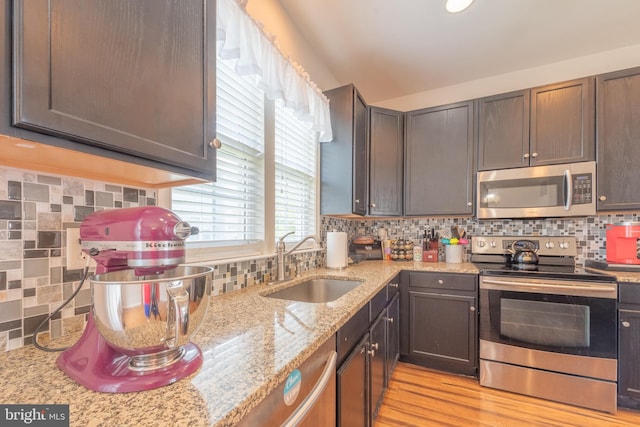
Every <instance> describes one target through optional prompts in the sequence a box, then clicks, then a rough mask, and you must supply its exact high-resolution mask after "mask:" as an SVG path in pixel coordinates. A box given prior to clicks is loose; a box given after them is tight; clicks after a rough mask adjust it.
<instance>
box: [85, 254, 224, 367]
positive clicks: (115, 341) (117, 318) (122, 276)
mask: <svg viewBox="0 0 640 427" xmlns="http://www.w3.org/2000/svg"><path fill="white" fill-rule="evenodd" d="M212 272H213V269H212V268H210V267H195V266H179V267H176V268H174V269H172V270H167V271H166V272H165V273H163V274H160V275H149V276H136V275H135V270H122V271H114V272H109V273H104V274H98V275H94V276H93V277H91V278H90V282H91V296H92V314H93V317H94V320H95V323H96V326H97V328H98V331H99V332H100V334H101V335H102V336H103V337H104V338H105V339H106V340H107V342H108V343H109V344H110V345H111V347H113V348H114V349H117V350H119V351H120V352H122V353H124V354H126V355H129V356H136V355H150V354H157V353H162V352H172V353H174V356H175V357H177V358H179V357H180V346H182V345H184V344H186V343H188V342H189V337H190V336H191V335H193V333H194V332H195V331H196V329H197V328H198V326H199V325H200V323H201V322H202V320H203V318H204V315H205V313H206V311H207V303H208V298H209V293H210V292H209V289H210V288H211V280H212ZM143 363H144V362H143Z"/></svg>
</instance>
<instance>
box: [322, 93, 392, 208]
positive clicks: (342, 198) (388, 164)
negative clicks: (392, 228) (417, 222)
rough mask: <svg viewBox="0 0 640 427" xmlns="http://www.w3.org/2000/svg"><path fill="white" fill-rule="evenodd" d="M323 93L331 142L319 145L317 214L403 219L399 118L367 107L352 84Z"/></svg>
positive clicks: (385, 110) (380, 109) (390, 112)
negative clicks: (395, 216) (326, 99)
mask: <svg viewBox="0 0 640 427" xmlns="http://www.w3.org/2000/svg"><path fill="white" fill-rule="evenodd" d="M325 95H326V96H327V98H329V101H330V108H331V126H332V128H333V141H331V142H327V143H323V144H321V146H320V182H321V189H320V192H321V195H320V213H321V214H323V215H345V214H352V213H353V214H358V215H389V216H390V215H402V176H403V171H402V159H403V155H404V153H403V141H404V121H403V120H404V114H403V113H401V112H398V111H393V110H387V109H384V108H377V107H368V106H367V104H366V102H365V101H364V99H363V98H362V96H361V95H360V93H359V92H358V90H357V89H356V88H355V86H353V85H346V86H341V87H338V88H335V89H331V90H328V91H326V92H325Z"/></svg>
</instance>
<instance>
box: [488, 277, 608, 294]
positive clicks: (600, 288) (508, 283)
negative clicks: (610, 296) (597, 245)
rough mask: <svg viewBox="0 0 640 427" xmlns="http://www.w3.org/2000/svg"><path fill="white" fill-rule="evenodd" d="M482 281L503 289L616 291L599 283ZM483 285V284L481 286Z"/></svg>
mask: <svg viewBox="0 0 640 427" xmlns="http://www.w3.org/2000/svg"><path fill="white" fill-rule="evenodd" d="M482 283H487V284H489V285H499V286H504V288H502V289H503V290H510V289H509V288H507V286H508V287H511V288H513V287H516V288H522V289H539V288H551V289H557V290H559V291H593V292H615V288H612V287H610V286H598V285H575V286H573V285H555V284H551V283H536V284H533V283H532V284H529V283H521V282H511V281H506V280H493V279H482ZM480 287H482V286H480Z"/></svg>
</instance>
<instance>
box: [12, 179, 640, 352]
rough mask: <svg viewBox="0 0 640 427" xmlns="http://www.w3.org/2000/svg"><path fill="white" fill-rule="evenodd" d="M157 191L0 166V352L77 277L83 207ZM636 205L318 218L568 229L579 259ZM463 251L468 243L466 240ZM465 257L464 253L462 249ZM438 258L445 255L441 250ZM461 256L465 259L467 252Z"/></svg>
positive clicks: (293, 265) (359, 230)
mask: <svg viewBox="0 0 640 427" xmlns="http://www.w3.org/2000/svg"><path fill="white" fill-rule="evenodd" d="M156 197H157V194H156V191H155V190H150V189H144V188H129V187H123V186H119V185H111V184H108V183H102V182H96V181H90V180H84V179H78V178H70V177H64V176H55V175H48V174H41V173H37V172H30V171H23V170H18V169H8V168H0V351H7V350H12V349H15V348H19V347H22V346H24V345H30V344H31V338H32V335H33V331H34V330H35V328H36V327H37V326H38V325H39V324H40V323H41V322H42V321H43V320H44V319H46V317H47V316H48V315H49V313H50V312H51V311H53V310H55V309H56V308H57V307H58V306H59V305H60V303H61V302H62V301H64V300H65V299H66V298H67V297H68V296H69V295H70V294H71V293H72V292H73V290H74V289H75V287H76V286H77V285H78V284H79V280H80V278H81V274H82V271H81V270H67V269H66V267H65V261H66V260H65V255H66V254H65V248H64V247H65V241H66V230H67V229H68V228H74V227H78V226H79V223H80V222H81V221H82V219H83V218H84V217H86V216H87V215H88V214H90V213H92V212H94V211H95V210H100V209H111V208H121V207H135V206H148V205H155V204H156ZM638 215H639V213H638V212H632V213H628V214H616V215H600V216H596V217H590V218H578V219H554V220H496V221H478V220H474V219H472V218H398V219H388V218H387V219H376V218H365V219H344V218H333V217H322V219H321V232H320V235H321V238H322V240H323V241H324V240H325V238H326V237H325V236H326V233H327V231H346V232H347V233H348V234H349V238H352V237H353V236H355V235H356V234H373V235H377V232H378V229H379V228H380V227H383V228H385V229H386V230H387V233H388V236H389V238H390V239H397V238H405V239H412V240H415V241H416V242H417V241H419V240H420V239H421V237H422V235H423V234H424V231H425V230H428V229H429V228H434V229H436V230H439V229H442V228H446V227H451V226H453V225H457V226H458V227H461V228H464V229H465V230H466V231H467V233H468V234H469V235H470V236H474V235H482V234H497V235H549V236H575V237H576V238H577V240H578V259H577V262H578V263H583V262H584V260H585V259H596V260H598V259H600V260H601V259H605V225H606V224H609V223H618V222H622V221H630V222H638V221H639V219H638ZM466 249H467V250H468V246H467V247H466ZM466 256H467V257H468V254H466ZM440 257H441V259H444V254H443V253H441V254H440ZM466 259H468V258H466ZM286 263H287V264H286V266H285V267H286V268H287V275H288V276H293V275H295V274H296V272H297V270H301V271H302V272H304V271H307V270H310V269H313V268H317V267H319V266H322V265H324V264H325V254H324V252H305V253H301V254H297V255H294V256H288V257H287V258H286ZM213 267H214V281H213V289H212V294H213V295H218V294H222V293H225V292H230V291H232V290H236V289H241V288H245V287H247V286H252V285H254V284H257V283H264V282H265V281H266V280H268V279H269V278H270V277H273V276H275V274H276V260H275V257H263V258H259V259H255V260H249V261H242V262H232V263H229V262H222V263H216V264H214V265H213ZM90 302H91V295H90V290H89V288H88V286H87V285H85V287H84V288H83V290H81V291H80V293H79V294H78V295H77V296H76V298H75V299H74V301H73V302H72V303H71V304H70V307H68V308H65V309H64V310H62V312H61V313H59V314H57V315H56V316H55V317H54V318H53V319H52V320H51V321H50V322H49V325H48V328H47V327H45V328H44V330H45V331H48V333H49V334H50V336H51V337H53V338H55V337H59V336H62V335H64V334H67V333H69V332H72V331H79V330H81V328H82V327H83V325H84V321H85V318H86V313H88V311H89V305H90Z"/></svg>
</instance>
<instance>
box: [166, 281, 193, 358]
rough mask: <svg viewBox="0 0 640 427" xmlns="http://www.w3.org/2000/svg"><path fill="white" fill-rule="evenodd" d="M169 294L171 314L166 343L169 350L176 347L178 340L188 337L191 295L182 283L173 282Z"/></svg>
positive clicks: (169, 313)
mask: <svg viewBox="0 0 640 427" xmlns="http://www.w3.org/2000/svg"><path fill="white" fill-rule="evenodd" d="M167 293H168V294H169V312H168V314H167V335H166V338H165V343H166V344H167V346H169V348H174V347H176V344H177V343H178V342H180V340H179V339H178V338H181V337H184V336H187V332H188V330H189V293H188V292H187V291H186V290H185V289H184V287H183V286H182V281H181V280H180V281H176V282H171V283H170V284H169V286H168V287H167Z"/></svg>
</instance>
